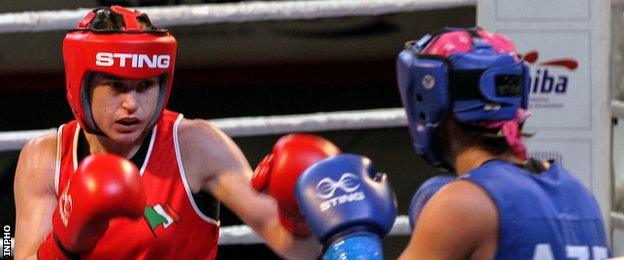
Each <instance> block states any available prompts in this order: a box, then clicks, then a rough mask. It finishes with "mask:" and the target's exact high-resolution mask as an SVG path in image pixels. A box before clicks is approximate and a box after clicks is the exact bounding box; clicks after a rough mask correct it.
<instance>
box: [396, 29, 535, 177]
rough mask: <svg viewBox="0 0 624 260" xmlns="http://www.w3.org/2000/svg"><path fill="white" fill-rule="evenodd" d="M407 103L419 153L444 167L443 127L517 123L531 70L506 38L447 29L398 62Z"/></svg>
mask: <svg viewBox="0 0 624 260" xmlns="http://www.w3.org/2000/svg"><path fill="white" fill-rule="evenodd" d="M397 78H398V85H399V91H400V94H401V100H402V102H403V106H404V107H405V111H406V113H407V119H408V123H409V129H410V132H411V135H412V138H413V140H414V146H415V148H416V152H417V153H418V154H420V155H422V156H423V157H424V158H425V159H426V160H427V161H429V162H430V163H431V164H433V165H434V166H443V162H442V160H441V155H440V150H439V149H440V147H439V145H438V143H437V141H436V139H437V131H438V127H439V126H440V124H441V123H442V122H443V121H444V120H445V119H446V118H448V117H449V116H451V115H453V116H454V117H455V118H456V119H457V121H458V122H459V123H473V122H480V121H500V120H503V121H504V120H511V119H512V118H514V117H515V116H516V112H517V111H518V109H519V108H523V109H526V108H527V103H528V96H529V85H530V79H529V70H528V67H527V66H526V64H525V63H524V62H523V61H522V60H520V59H519V58H518V57H517V56H516V50H515V47H514V46H513V43H512V42H511V41H510V40H509V39H507V38H506V37H504V36H502V35H499V34H495V33H490V32H486V31H483V30H481V29H479V28H469V29H462V28H445V29H444V30H442V31H438V32H436V33H434V34H430V35H426V36H424V37H423V38H422V39H420V40H419V41H416V42H408V43H407V44H406V46H405V50H403V51H402V52H401V53H399V55H398V58H397Z"/></svg>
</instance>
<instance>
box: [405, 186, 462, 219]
mask: <svg viewBox="0 0 624 260" xmlns="http://www.w3.org/2000/svg"><path fill="white" fill-rule="evenodd" d="M455 179H457V177H456V176H453V175H438V176H434V177H432V178H430V179H429V180H427V181H425V182H424V183H423V184H421V185H420V187H419V188H418V190H417V191H416V193H414V197H412V201H411V202H410V206H409V222H410V227H411V228H412V230H414V227H415V226H416V221H417V220H418V216H419V215H420V212H421V211H422V209H423V208H424V207H425V204H426V203H427V201H429V199H431V197H432V196H433V194H435V193H436V192H438V190H440V189H441V188H442V187H443V186H444V185H446V184H449V183H451V182H453V181H455Z"/></svg>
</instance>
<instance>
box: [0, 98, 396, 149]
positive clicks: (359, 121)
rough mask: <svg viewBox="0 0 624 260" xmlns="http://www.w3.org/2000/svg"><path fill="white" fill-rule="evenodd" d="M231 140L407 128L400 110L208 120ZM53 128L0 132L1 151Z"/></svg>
mask: <svg viewBox="0 0 624 260" xmlns="http://www.w3.org/2000/svg"><path fill="white" fill-rule="evenodd" d="M209 121H210V122H211V123H212V124H214V125H215V126H216V127H218V128H219V129H221V130H222V131H224V132H225V133H226V134H228V135H229V136H232V137H237V136H260V135H273V134H286V133H292V132H320V131H331V130H346V129H371V128H388V127H402V126H406V125H407V119H406V117H405V112H404V110H403V109H402V108H389V109H372V110H358V111H345V112H327V113H314V114H299V115H286V116H266V117H239V118H225V119H214V120H209ZM54 131H55V129H43V130H30V131H16V132H0V151H9V150H19V149H21V148H22V146H24V144H26V142H28V140H30V139H32V138H34V137H37V136H41V135H43V134H47V133H51V132H54Z"/></svg>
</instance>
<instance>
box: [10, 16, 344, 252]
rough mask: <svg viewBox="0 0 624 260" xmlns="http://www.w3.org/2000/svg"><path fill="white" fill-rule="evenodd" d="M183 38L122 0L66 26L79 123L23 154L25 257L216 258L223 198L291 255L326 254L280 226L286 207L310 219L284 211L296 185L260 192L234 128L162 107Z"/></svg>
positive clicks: (19, 179) (72, 101) (70, 89)
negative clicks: (232, 136) (231, 134)
mask: <svg viewBox="0 0 624 260" xmlns="http://www.w3.org/2000/svg"><path fill="white" fill-rule="evenodd" d="M176 46H177V43H176V40H175V38H174V37H173V36H172V35H170V34H169V33H168V32H167V30H166V29H163V28H158V27H154V26H153V25H152V24H151V22H150V21H149V18H148V17H147V15H145V14H142V13H139V12H138V11H133V10H128V9H125V8H122V7H119V6H113V7H111V8H99V9H95V10H93V11H91V12H89V13H88V14H87V16H86V17H85V18H84V19H82V20H81V21H79V22H78V25H77V27H76V29H74V30H71V31H70V32H69V33H67V35H66V37H65V40H64V42H63V58H64V64H65V73H66V89H67V100H68V102H69V105H70V107H71V109H72V112H73V114H74V116H75V120H73V121H71V122H68V123H66V124H63V125H61V126H60V127H59V129H58V131H57V132H56V133H54V134H48V135H45V136H42V137H38V138H35V139H33V140H31V141H30V142H29V143H28V144H26V145H25V147H24V148H23V150H22V152H21V154H20V158H19V162H18V168H17V172H16V179H15V200H16V207H17V223H16V226H17V227H16V242H15V246H16V248H15V256H16V258H17V259H35V258H37V257H38V258H39V259H70V258H86V259H105V258H106V259H173V258H180V259H213V258H215V256H216V252H217V241H218V238H219V217H218V207H219V205H220V203H223V204H224V205H225V206H227V207H228V208H229V209H231V210H232V211H233V212H234V213H236V214H237V215H238V216H239V217H240V218H241V220H243V221H244V222H245V223H246V224H247V225H249V226H250V227H251V228H253V229H254V230H255V232H256V233H258V234H259V235H260V236H261V237H262V238H263V239H264V240H265V242H266V243H267V245H268V246H269V247H270V248H271V249H273V250H274V251H275V252H276V253H278V254H279V255H281V256H282V257H285V258H296V259H310V258H315V257H316V256H318V253H319V251H320V245H318V244H317V243H316V242H315V241H314V240H313V239H308V237H307V236H306V234H305V232H303V233H300V234H296V235H295V234H293V232H294V231H295V230H294V229H293V228H292V227H291V226H289V227H288V228H285V227H284V226H282V224H281V223H289V221H286V220H285V219H284V218H288V217H289V216H294V217H295V219H294V220H293V222H292V223H298V222H300V221H302V220H301V217H297V214H296V213H294V214H279V213H278V201H280V200H286V201H288V200H294V199H289V198H284V196H286V197H288V196H294V194H292V193H290V194H288V193H284V194H281V195H275V194H271V193H269V195H272V196H277V197H279V196H282V197H279V198H277V200H276V199H275V198H273V197H271V196H269V195H265V194H262V193H260V192H258V191H256V190H255V189H254V187H253V186H252V185H251V183H250V182H251V176H252V171H251V168H250V166H249V164H248V162H247V161H246V159H245V157H244V155H243V154H242V152H241V151H240V149H239V148H238V147H237V145H236V144H235V143H234V142H233V141H232V140H231V139H230V138H229V137H228V136H226V135H225V134H224V133H223V132H221V131H220V130H219V129H217V128H215V127H214V126H212V125H211V124H210V123H208V122H207V121H204V120H189V119H185V118H184V117H183V116H182V115H181V114H179V113H176V112H172V111H169V110H167V109H165V108H166V105H167V100H168V98H169V93H170V91H171V83H172V81H173V72H174V67H175V60H176V59H175V58H176ZM307 145H310V146H315V145H318V146H323V145H325V143H323V142H320V141H319V142H312V143H306V144H305V146H307ZM336 150H337V149H336ZM274 152H275V151H274ZM301 156H305V155H303V154H302V155H301ZM85 158H86V159H85ZM135 165H136V166H135ZM302 168H305V167H302ZM279 169H280V167H279V166H276V167H275V168H274V169H273V170H272V171H273V172H272V176H280V174H279V173H276V172H275V171H276V170H278V171H279ZM264 171H266V170H264ZM293 174H298V173H293ZM281 175H286V173H284V174H281ZM284 178H285V179H292V178H286V176H285V177H284ZM294 179H296V177H295V178H294ZM267 185H274V186H275V185H277V186H279V185H283V184H282V183H280V182H279V181H275V180H273V179H272V180H271V181H270V183H268V184H267ZM287 185H291V184H287ZM263 188H267V187H264V186H263ZM267 189H269V190H271V188H270V187H268V188H267ZM291 189H292V188H291ZM278 216H279V217H278ZM280 220H281V221H280ZM300 226H305V225H300Z"/></svg>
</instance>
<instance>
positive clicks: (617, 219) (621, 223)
mask: <svg viewBox="0 0 624 260" xmlns="http://www.w3.org/2000/svg"><path fill="white" fill-rule="evenodd" d="M609 215H610V217H611V227H612V228H616V229H621V230H624V214H622V213H620V212H615V211H611V213H610V214H609Z"/></svg>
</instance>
